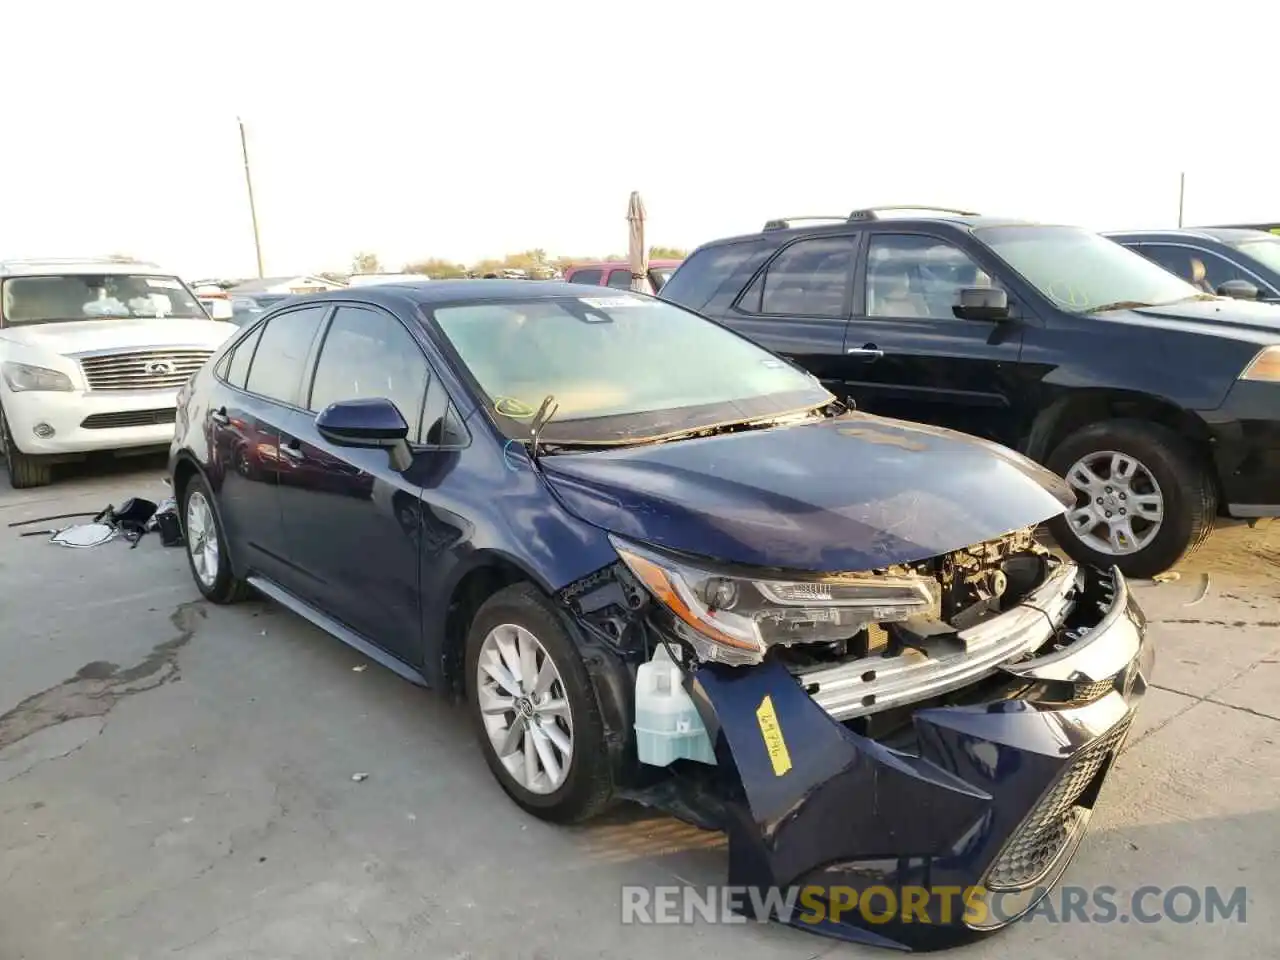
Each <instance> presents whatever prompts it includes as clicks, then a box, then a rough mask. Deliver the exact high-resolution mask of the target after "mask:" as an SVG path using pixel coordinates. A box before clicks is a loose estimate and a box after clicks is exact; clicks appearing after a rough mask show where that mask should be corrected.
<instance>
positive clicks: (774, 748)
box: [756, 697, 791, 777]
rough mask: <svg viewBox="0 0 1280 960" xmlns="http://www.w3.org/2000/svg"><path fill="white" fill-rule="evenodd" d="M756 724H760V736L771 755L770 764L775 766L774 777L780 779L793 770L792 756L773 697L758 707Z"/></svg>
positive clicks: (761, 702) (764, 700) (762, 701)
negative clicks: (783, 736) (783, 737)
mask: <svg viewBox="0 0 1280 960" xmlns="http://www.w3.org/2000/svg"><path fill="white" fill-rule="evenodd" d="M756 722H757V723H759V724H760V736H761V737H763V738H764V748H765V750H766V751H767V752H768V754H769V762H770V763H772V764H773V775H774V776H775V777H780V776H782V775H783V774H784V773H786V772H787V771H788V770H790V769H791V754H790V752H788V750H787V741H785V740H784V739H782V727H781V726H780V725H779V723H778V713H777V711H776V710H774V709H773V698H772V697H765V698H764V699H763V700H761V701H760V706H758V707H756Z"/></svg>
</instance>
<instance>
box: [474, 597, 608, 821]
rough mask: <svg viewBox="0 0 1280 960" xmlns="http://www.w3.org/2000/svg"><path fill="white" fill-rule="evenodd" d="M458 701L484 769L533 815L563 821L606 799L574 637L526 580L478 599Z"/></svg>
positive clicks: (604, 764) (596, 718) (592, 699)
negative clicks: (463, 701)
mask: <svg viewBox="0 0 1280 960" xmlns="http://www.w3.org/2000/svg"><path fill="white" fill-rule="evenodd" d="M466 669H467V673H466V678H467V702H468V708H469V709H470V711H471V713H472V718H473V722H474V723H475V726H476V731H477V734H478V735H479V739H480V744H481V750H482V751H483V752H484V755H485V761H486V762H487V763H488V764H489V769H490V770H491V771H493V775H494V776H495V777H497V779H498V782H499V783H500V784H501V785H502V788H503V789H504V790H505V791H506V792H507V795H508V796H510V797H511V798H512V799H513V800H515V802H516V803H518V804H519V805H520V806H521V807H523V808H524V809H525V810H527V811H528V812H530V813H532V814H533V815H534V816H537V817H541V818H542V819H544V820H550V821H553V822H557V823H570V822H574V821H578V820H585V819H587V818H589V817H592V816H594V815H595V814H597V813H599V812H600V811H601V810H603V809H604V808H605V807H606V806H608V804H609V802H610V800H611V799H612V796H613V781H612V776H611V772H610V766H609V760H608V756H607V753H606V751H605V745H604V725H603V723H602V721H601V719H600V708H599V705H598V703H597V701H596V696H595V691H594V689H593V688H592V686H591V679H590V677H589V676H588V674H587V670H586V667H585V665H584V664H583V662H582V657H581V656H580V655H579V653H578V650H577V646H576V644H575V643H574V641H573V638H572V637H571V636H570V635H569V633H568V631H567V630H566V629H565V627H564V625H563V624H562V623H561V622H560V619H559V617H558V616H557V615H556V612H555V610H554V609H553V608H551V606H550V604H549V602H548V601H547V600H546V598H545V597H544V596H543V595H542V594H541V592H540V591H539V590H538V589H537V588H536V587H534V586H532V585H531V584H526V583H521V584H515V585H513V586H510V587H506V588H504V589H502V590H500V591H498V592H497V593H495V594H494V595H493V596H492V597H490V598H489V599H488V601H486V602H485V604H484V605H483V606H482V607H481V608H480V610H479V612H478V613H477V614H476V617H475V620H474V621H473V622H472V624H471V629H470V631H469V633H468V636H467V651H466Z"/></svg>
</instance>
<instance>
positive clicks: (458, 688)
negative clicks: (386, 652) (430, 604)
mask: <svg viewBox="0 0 1280 960" xmlns="http://www.w3.org/2000/svg"><path fill="white" fill-rule="evenodd" d="M515 583H529V584H532V585H533V586H535V587H537V588H538V589H539V590H540V591H542V593H543V594H545V595H546V596H547V597H548V598H552V597H554V591H553V590H552V589H551V586H550V585H549V584H547V583H545V582H543V580H542V578H541V577H538V576H535V575H534V573H533V572H532V571H531V570H529V569H528V568H527V567H526V566H525V565H524V564H522V563H520V562H519V561H518V560H517V559H515V558H514V557H512V556H510V555H508V554H506V553H503V552H502V551H498V550H484V551H479V552H477V553H474V554H472V555H471V557H470V558H469V562H468V563H467V564H466V567H465V568H463V569H461V570H459V571H458V573H457V575H456V577H455V579H454V581H453V584H452V586H451V587H450V588H449V589H448V592H447V597H448V599H447V601H446V602H445V603H444V605H443V611H444V612H443V615H442V616H439V617H437V618H436V622H435V624H433V627H434V629H432V630H431V631H430V634H429V636H432V637H434V640H435V642H434V643H428V647H427V656H426V660H425V663H424V667H425V668H426V669H425V671H424V672H425V673H426V675H427V680H428V682H429V683H430V684H431V685H432V686H435V687H439V688H440V689H445V690H448V691H450V692H452V693H455V694H462V693H463V692H464V687H463V682H464V673H465V671H464V670H463V657H464V655H465V650H466V643H467V631H468V630H469V629H470V627H471V621H472V620H474V619H475V615H476V613H477V612H478V611H479V609H480V607H481V606H483V605H484V602H485V601H486V600H488V599H489V598H490V597H491V596H493V595H494V594H495V593H497V592H498V591H499V590H502V589H503V588H504V587H509V586H511V585H512V584H515Z"/></svg>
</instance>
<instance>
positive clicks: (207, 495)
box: [181, 474, 249, 604]
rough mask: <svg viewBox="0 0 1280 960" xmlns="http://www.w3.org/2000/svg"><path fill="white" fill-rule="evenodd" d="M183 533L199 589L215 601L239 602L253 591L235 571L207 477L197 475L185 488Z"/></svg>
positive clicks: (188, 558)
mask: <svg viewBox="0 0 1280 960" xmlns="http://www.w3.org/2000/svg"><path fill="white" fill-rule="evenodd" d="M181 510H182V512H181V516H182V536H183V539H184V540H186V548H187V563H188V564H189V565H190V567H191V576H192V578H193V579H194V580H195V582H196V588H197V589H198V590H199V591H200V592H201V593H202V594H203V595H204V597H205V599H206V600H212V601H213V602H214V603H224V604H225V603H237V602H239V601H240V600H243V599H244V598H245V597H247V596H248V594H249V587H248V584H246V583H245V582H244V581H243V580H237V579H236V577H235V575H234V574H233V573H232V570H231V555H230V553H229V551H228V544H227V536H226V533H225V532H224V531H223V528H222V518H221V517H220V516H219V515H218V507H217V504H216V502H215V501H214V497H213V493H212V492H211V491H210V490H209V485H208V484H207V483H206V482H205V480H204V477H202V476H200V475H199V474H197V475H195V476H193V477H192V478H191V479H190V481H188V483H187V485H186V486H185V487H184V488H183V490H182V504H181Z"/></svg>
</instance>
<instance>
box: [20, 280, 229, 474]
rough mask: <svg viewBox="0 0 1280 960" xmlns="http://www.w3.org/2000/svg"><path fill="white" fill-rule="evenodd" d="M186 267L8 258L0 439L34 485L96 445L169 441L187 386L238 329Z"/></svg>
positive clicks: (134, 448) (122, 447) (117, 447)
mask: <svg viewBox="0 0 1280 960" xmlns="http://www.w3.org/2000/svg"><path fill="white" fill-rule="evenodd" d="M235 329H236V328H235V327H234V326H232V325H231V324H229V323H221V322H218V321H215V320H213V319H211V318H210V316H209V314H208V313H206V312H205V309H204V307H202V306H201V305H200V303H199V301H198V300H197V299H196V297H195V295H194V294H193V293H192V292H191V290H190V288H188V287H187V286H186V285H185V284H184V283H183V282H182V281H181V280H179V279H178V278H177V277H176V276H174V275H172V274H170V273H166V272H165V271H163V270H161V269H159V268H158V267H156V266H155V265H154V264H150V263H133V262H121V261H118V260H21V261H19V260H11V261H7V262H0V371H2V373H3V375H2V376H0V449H2V450H3V452H4V459H5V465H6V468H7V470H8V473H9V482H10V483H11V484H12V485H13V486H14V487H18V488H21V487H36V486H40V485H42V484H46V483H48V482H49V481H50V480H51V478H52V467H53V465H54V464H56V463H58V462H60V461H63V460H68V459H75V458H77V457H80V456H83V455H84V454H86V453H90V452H93V451H104V450H107V451H113V452H116V453H123V452H138V451H146V450H148V449H157V448H158V449H164V448H165V447H166V446H168V444H169V442H170V441H171V440H172V439H173V419H174V408H175V407H174V405H175V402H176V401H175V397H176V396H177V392H178V388H179V387H180V386H182V384H183V383H184V382H185V381H186V380H187V379H188V378H189V377H190V376H191V375H192V374H193V373H195V371H196V370H198V369H199V368H200V366H201V364H203V363H204V362H205V360H207V359H208V358H209V356H210V355H212V353H213V351H214V348H215V347H217V346H218V345H219V344H220V343H222V342H223V341H224V340H226V338H227V337H228V336H229V335H230V334H232V333H234V332H235Z"/></svg>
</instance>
